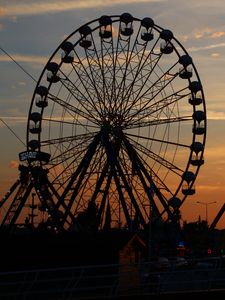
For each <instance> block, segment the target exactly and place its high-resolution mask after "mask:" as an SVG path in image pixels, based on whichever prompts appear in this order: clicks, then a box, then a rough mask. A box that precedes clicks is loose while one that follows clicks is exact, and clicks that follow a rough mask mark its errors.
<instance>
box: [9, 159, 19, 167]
mask: <svg viewBox="0 0 225 300" xmlns="http://www.w3.org/2000/svg"><path fill="white" fill-rule="evenodd" d="M18 166H19V162H18V161H17V160H11V161H10V162H9V168H10V169H17V168H18Z"/></svg>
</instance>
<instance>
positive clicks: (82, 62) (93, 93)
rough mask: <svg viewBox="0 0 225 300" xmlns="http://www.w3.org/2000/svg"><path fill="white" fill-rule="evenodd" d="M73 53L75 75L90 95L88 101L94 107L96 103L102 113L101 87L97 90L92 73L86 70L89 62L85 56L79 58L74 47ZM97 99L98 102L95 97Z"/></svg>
mask: <svg viewBox="0 0 225 300" xmlns="http://www.w3.org/2000/svg"><path fill="white" fill-rule="evenodd" d="M74 53H75V55H76V59H77V63H75V62H73V64H72V66H73V69H74V70H75V73H76V75H77V77H78V78H79V82H80V83H81V85H82V87H83V88H84V90H85V91H86V92H87V93H88V94H89V95H90V101H91V102H92V104H93V106H94V107H96V105H97V104H98V106H97V107H98V110H99V111H100V112H101V114H102V113H103V108H104V103H103V100H102V97H101V94H100V91H101V89H99V90H98V88H97V87H96V83H95V81H96V78H93V76H92V74H89V72H88V70H89V69H88V66H89V62H88V60H87V58H83V59H81V58H80V57H79V55H78V54H77V52H76V51H75V49H74ZM96 97H97V99H98V102H96V101H95V99H96Z"/></svg>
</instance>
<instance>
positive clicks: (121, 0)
mask: <svg viewBox="0 0 225 300" xmlns="http://www.w3.org/2000/svg"><path fill="white" fill-rule="evenodd" d="M165 1H166V0H113V1H112V0H73V1H45V2H39V3H36V2H35V3H29V5H28V4H27V3H25V2H24V3H22V4H21V1H20V4H14V5H13V4H7V5H6V6H5V7H1V8H0V13H1V14H2V16H15V15H16V16H19V15H40V14H44V13H59V12H62V11H68V10H69V11H71V10H73V9H90V8H96V7H99V6H102V7H104V6H116V5H124V4H127V5H129V4H133V3H138V4H140V3H150V2H151V3H155V2H165Z"/></svg>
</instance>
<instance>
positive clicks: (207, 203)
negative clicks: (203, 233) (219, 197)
mask: <svg viewBox="0 0 225 300" xmlns="http://www.w3.org/2000/svg"><path fill="white" fill-rule="evenodd" d="M197 203H199V204H203V205H205V220H206V224H208V205H210V204H213V203H216V201H212V202H201V201H197Z"/></svg>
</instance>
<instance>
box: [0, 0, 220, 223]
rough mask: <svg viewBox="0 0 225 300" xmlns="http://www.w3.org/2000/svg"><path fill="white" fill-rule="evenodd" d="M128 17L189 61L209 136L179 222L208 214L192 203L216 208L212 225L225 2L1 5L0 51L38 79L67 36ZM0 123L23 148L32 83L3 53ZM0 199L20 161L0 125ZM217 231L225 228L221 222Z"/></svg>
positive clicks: (94, 0) (91, 0) (105, 0)
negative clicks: (152, 29)
mask: <svg viewBox="0 0 225 300" xmlns="http://www.w3.org/2000/svg"><path fill="white" fill-rule="evenodd" d="M123 12H129V13H131V14H132V15H133V16H135V17H138V18H140V19H141V18H144V17H151V18H152V19H153V20H154V21H155V23H156V24H158V25H160V26H161V27H163V28H166V29H170V30H171V31H173V33H174V36H175V37H176V38H177V39H178V40H179V41H180V42H181V43H182V44H183V46H184V47H185V49H186V50H187V51H188V53H189V54H190V55H191V56H192V59H193V61H194V64H195V66H196V68H197V70H198V73H199V75H200V78H201V81H202V84H203V89H204V93H205V99H206V106H207V118H208V132H207V142H206V149H205V165H204V166H203V167H202V168H201V170H200V173H199V176H198V178H197V181H196V189H197V193H196V195H195V196H193V197H191V199H188V200H187V201H186V203H185V204H184V206H183V209H184V219H188V220H196V219H197V217H198V215H199V214H201V215H202V217H203V218H204V216H205V215H204V213H205V207H204V206H203V205H202V206H201V205H199V204H196V201H206V202H210V201H217V203H216V204H214V205H212V206H210V210H211V211H212V212H211V214H209V218H211V219H212V218H213V217H214V216H215V214H216V213H217V211H218V210H219V209H220V207H221V206H222V204H223V203H224V198H225V196H224V195H225V187H224V186H225V172H224V170H225V139H224V131H225V103H224V100H225V99H224V98H225V96H224V95H225V93H224V91H225V82H224V78H225V55H224V53H225V2H224V1H221V0H214V1H211V0H209V1H208V0H198V1H196V0H189V1H185V0H181V1H180V0H167V1H166V0H164V1H163V0H161V1H160V0H158V1H157V0H155V1H151V0H114V1H112V0H85V1H81V0H75V1H57V0H51V1H49V0H43V1H39V0H38V1H37V0H36V1H32V0H26V1H25V0H20V1H16V0H10V1H9V0H1V2H0V47H1V48H2V49H4V50H5V51H7V53H9V54H10V55H11V56H12V57H13V58H14V59H15V60H16V61H17V62H18V63H19V64H20V65H21V66H22V67H23V68H24V69H25V70H26V71H27V72H28V73H29V74H31V75H32V76H33V77H34V78H35V79H38V78H39V76H40V74H41V71H42V69H43V68H44V66H45V64H46V62H47V60H48V59H49V57H50V55H51V54H52V53H53V52H54V50H55V49H56V48H57V47H58V45H59V43H60V42H61V41H62V40H64V39H65V38H66V36H68V35H69V34H70V33H71V32H73V31H74V30H76V29H77V28H78V27H80V26H81V25H83V24H85V23H86V22H88V21H91V20H93V19H96V18H98V17H100V16H102V15H105V14H107V15H120V14H122V13H123ZM0 70H1V72H0V107H1V110H0V117H1V119H2V120H4V121H5V122H6V123H7V124H8V125H9V126H10V128H12V129H13V131H14V132H15V133H16V134H17V135H18V136H19V138H21V139H22V140H23V141H24V142H25V136H26V121H27V114H28V110H29V106H30V102H31V98H32V94H33V91H34V88H35V85H36V84H35V82H34V81H33V80H32V79H31V78H30V77H29V76H28V75H27V74H26V73H24V72H23V71H22V70H21V69H20V68H19V67H18V66H17V65H16V64H15V63H14V62H13V61H12V60H11V59H10V58H9V57H8V56H7V55H5V53H3V52H2V51H0ZM0 138H1V157H0V169H1V172H0V195H3V194H4V193H5V191H6V189H7V186H8V187H9V186H10V185H11V184H12V183H13V181H14V180H15V178H17V177H18V170H17V167H16V166H17V161H18V153H19V152H20V151H23V150H24V145H23V144H22V143H20V142H19V141H18V139H16V137H15V136H14V135H13V134H12V133H11V132H10V130H9V129H8V128H7V127H6V126H5V125H4V124H3V123H2V122H1V123H0ZM220 224H221V225H220V226H223V227H225V216H224V220H223V223H222V220H221V222H220Z"/></svg>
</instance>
